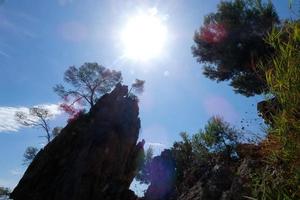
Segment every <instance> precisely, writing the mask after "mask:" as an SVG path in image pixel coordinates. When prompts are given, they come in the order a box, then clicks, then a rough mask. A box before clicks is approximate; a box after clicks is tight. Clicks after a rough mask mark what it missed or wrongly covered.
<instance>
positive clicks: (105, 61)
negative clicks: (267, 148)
mask: <svg viewBox="0 0 300 200" xmlns="http://www.w3.org/2000/svg"><path fill="white" fill-rule="evenodd" d="M273 2H274V4H275V6H276V9H277V11H278V12H279V14H280V16H281V17H282V18H287V17H290V14H289V11H288V3H287V1H285V0H276V1H273ZM217 3H219V1H217V0H210V1H207V0H195V1H192V0H188V1H186V0H164V1H162V0H161V1H159V0H153V1H146V0H131V1H129V0H122V1H121V0H107V1H105V0H101V1H99V0H51V1H50V0H49V1H38V0H35V1H34V0H27V1H19V0H7V1H5V2H4V3H3V4H1V5H0V35H1V37H0V70H1V73H0V94H1V98H0V186H8V187H11V188H12V187H14V186H15V185H16V183H17V182H18V180H19V179H20V177H21V175H22V173H23V172H24V169H25V167H24V166H22V155H23V153H24V150H25V149H26V147H27V146H30V145H33V146H39V147H42V145H43V143H44V142H45V141H44V140H43V138H40V137H38V136H39V135H41V133H42V132H41V130H38V129H30V128H22V127H20V126H19V125H18V124H16V122H15V121H14V119H13V116H14V111H16V110H19V109H21V107H22V109H25V108H26V107H31V106H34V105H52V107H51V108H54V107H55V106H53V105H56V104H58V103H59V102H60V99H59V98H58V96H57V95H56V94H55V93H54V92H53V90H52V87H53V86H54V85H55V84H57V83H61V82H62V80H63V73H64V71H65V70H66V69H67V68H68V67H69V66H71V65H76V66H80V65H81V64H83V63H84V62H98V63H99V64H102V65H104V66H106V67H109V68H112V69H117V70H120V71H122V73H123V77H124V83H125V84H131V83H132V82H133V80H134V79H135V78H139V79H143V80H146V85H145V92H144V93H143V95H142V96H141V97H140V118H141V121H142V129H141V134H140V138H144V139H145V140H146V142H147V143H148V145H149V144H152V145H155V146H157V147H158V148H163V147H164V146H166V147H168V146H170V145H172V143H173V142H174V141H175V140H179V135H178V133H179V132H181V131H188V132H189V133H194V132H196V131H197V130H199V129H200V128H202V127H203V126H204V124H205V123H206V121H207V120H208V119H209V118H210V117H211V116H212V115H214V114H218V115H222V116H223V117H224V118H225V120H227V121H229V122H231V123H233V124H235V125H236V126H237V127H241V124H240V121H241V119H242V118H246V119H248V120H251V119H253V118H255V117H256V106H253V104H254V105H255V104H256V103H257V102H258V101H259V100H260V99H261V98H262V97H253V98H245V97H243V96H241V95H237V94H234V93H233V91H232V89H231V88H230V87H229V86H228V85H227V84H228V83H220V84H217V83H216V82H212V81H210V80H208V79H206V78H205V77H204V76H203V75H202V73H201V65H200V64H198V63H197V62H196V60H195V58H193V56H192V54H191V46H192V45H193V40H192V38H193V34H194V32H195V30H197V29H198V28H199V26H200V25H201V24H202V20H203V16H204V15H206V14H208V13H210V12H213V11H215V10H216V5H217ZM153 8H155V9H156V10H157V15H159V16H161V17H162V18H163V23H164V25H165V26H166V28H167V32H168V38H167V40H166V44H165V46H164V49H163V53H162V55H161V56H159V57H157V58H153V59H151V60H148V61H136V60H130V59H126V58H124V57H123V54H124V52H123V51H122V50H123V49H124V48H123V47H122V43H121V41H120V33H121V32H122V29H123V27H124V24H125V23H126V22H127V20H128V19H130V17H132V16H134V15H135V14H136V13H138V12H147V10H149V9H153ZM65 124H66V118H65V117H64V116H63V115H57V116H56V117H55V119H53V120H52V122H51V126H52V127H53V126H56V125H61V126H63V125H65ZM258 129H259V127H258V126H257V125H255V126H254V127H249V130H252V131H257V130H258Z"/></svg>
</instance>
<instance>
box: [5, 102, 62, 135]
mask: <svg viewBox="0 0 300 200" xmlns="http://www.w3.org/2000/svg"><path fill="white" fill-rule="evenodd" d="M38 106H39V107H42V108H45V109H48V110H49V111H50V113H51V114H52V115H53V117H56V116H57V115H59V114H61V110H60V109H59V105H58V104H43V105H38ZM20 111H22V112H25V113H28V112H29V108H28V107H0V133H1V132H16V131H18V130H19V129H21V128H22V127H23V126H22V125H21V124H20V123H19V122H18V121H17V120H16V117H15V116H16V112H20Z"/></svg>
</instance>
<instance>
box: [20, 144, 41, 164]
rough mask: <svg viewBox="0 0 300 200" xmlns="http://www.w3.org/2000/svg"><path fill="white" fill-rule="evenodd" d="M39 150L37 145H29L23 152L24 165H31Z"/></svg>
mask: <svg viewBox="0 0 300 200" xmlns="http://www.w3.org/2000/svg"><path fill="white" fill-rule="evenodd" d="M38 151H39V150H38V148H36V147H27V148H26V150H25V153H24V154H23V157H24V159H23V165H29V164H30V163H31V162H32V161H33V159H34V158H35V156H36V154H37V153H38Z"/></svg>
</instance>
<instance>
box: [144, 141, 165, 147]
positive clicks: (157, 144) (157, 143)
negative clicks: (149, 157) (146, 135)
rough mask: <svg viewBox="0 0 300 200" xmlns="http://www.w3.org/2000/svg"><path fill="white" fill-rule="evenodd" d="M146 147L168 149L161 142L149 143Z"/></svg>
mask: <svg viewBox="0 0 300 200" xmlns="http://www.w3.org/2000/svg"><path fill="white" fill-rule="evenodd" d="M146 145H149V146H153V147H167V146H166V145H164V144H162V143H159V142H147V143H146Z"/></svg>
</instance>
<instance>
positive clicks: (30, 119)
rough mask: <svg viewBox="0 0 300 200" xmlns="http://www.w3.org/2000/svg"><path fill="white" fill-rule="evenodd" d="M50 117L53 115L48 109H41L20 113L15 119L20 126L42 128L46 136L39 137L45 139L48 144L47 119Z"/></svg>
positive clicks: (31, 109) (48, 129) (49, 136)
mask: <svg viewBox="0 0 300 200" xmlns="http://www.w3.org/2000/svg"><path fill="white" fill-rule="evenodd" d="M52 116H53V114H52V113H51V112H50V111H49V110H48V109H45V108H42V107H33V108H30V109H29V113H26V112H22V111H20V112H17V113H16V119H17V121H19V123H20V124H22V125H24V126H28V127H38V128H42V129H43V130H44V131H45V133H46V135H45V136H41V137H45V138H46V139H47V142H48V143H49V142H50V141H51V129H50V126H49V119H50V118H51V117H52Z"/></svg>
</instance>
